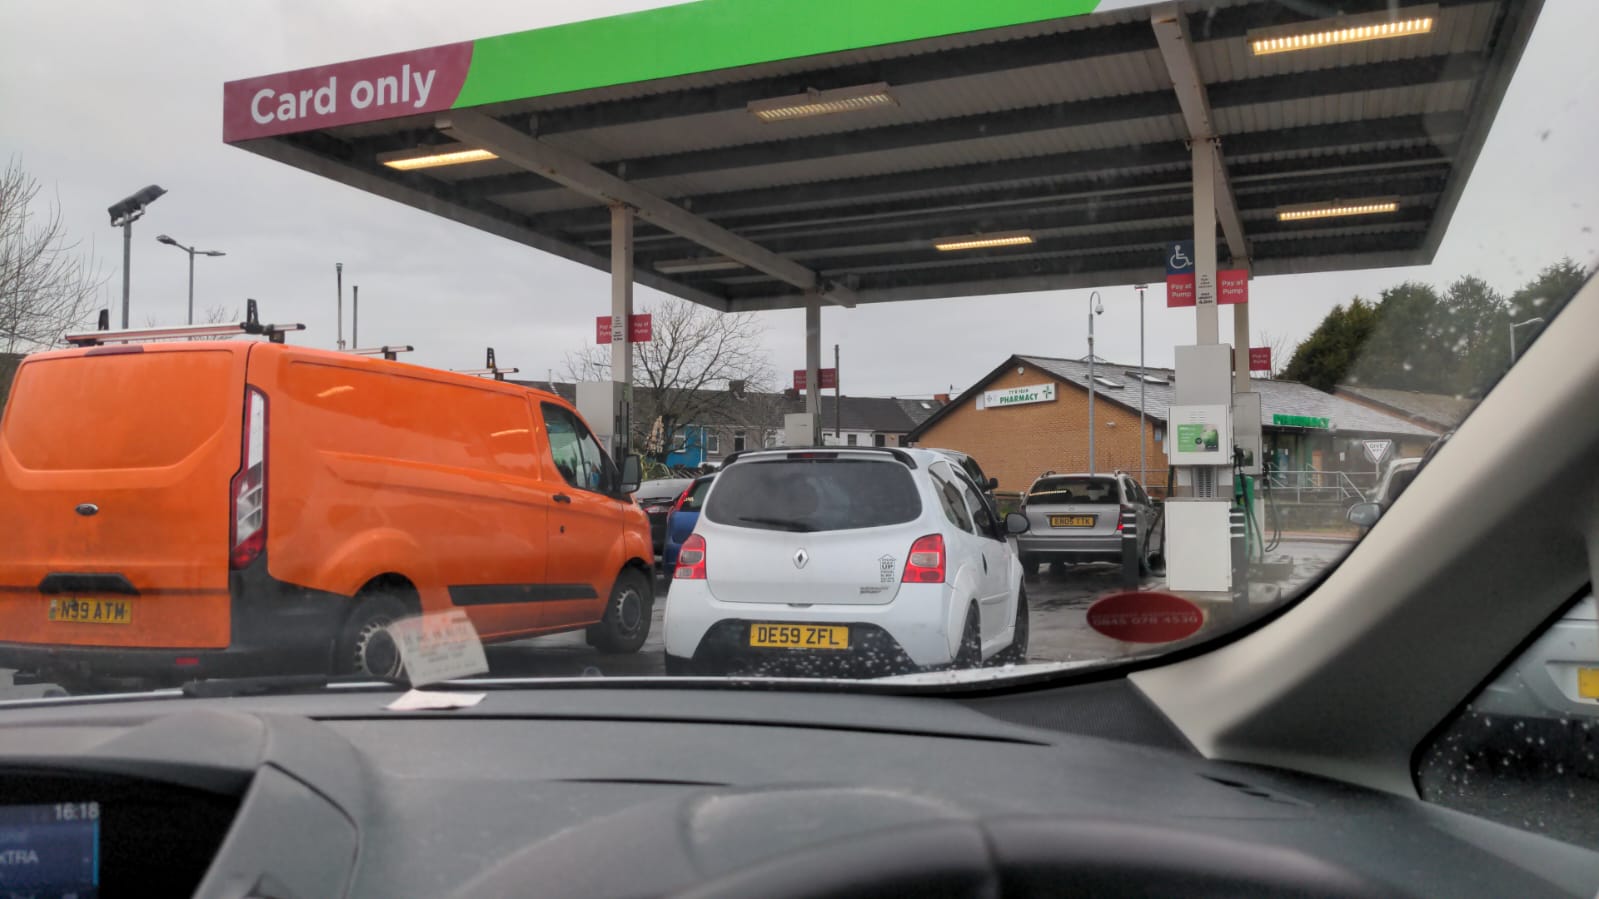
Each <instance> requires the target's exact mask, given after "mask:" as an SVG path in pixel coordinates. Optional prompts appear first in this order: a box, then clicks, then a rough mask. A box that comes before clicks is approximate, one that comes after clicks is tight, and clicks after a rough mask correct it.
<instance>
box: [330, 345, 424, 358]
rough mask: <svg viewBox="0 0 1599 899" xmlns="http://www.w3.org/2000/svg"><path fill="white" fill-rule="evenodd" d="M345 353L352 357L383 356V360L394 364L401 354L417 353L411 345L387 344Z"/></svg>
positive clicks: (350, 350)
mask: <svg viewBox="0 0 1599 899" xmlns="http://www.w3.org/2000/svg"><path fill="white" fill-rule="evenodd" d="M345 352H346V353H349V354H350V355H352V356H382V357H383V358H385V359H387V360H389V361H390V362H393V361H394V360H395V359H396V358H397V357H398V356H399V354H400V353H414V352H416V347H414V346H411V345H410V344H404V345H402V346H388V345H387V344H385V345H384V346H374V347H364V348H361V349H349V350H345Z"/></svg>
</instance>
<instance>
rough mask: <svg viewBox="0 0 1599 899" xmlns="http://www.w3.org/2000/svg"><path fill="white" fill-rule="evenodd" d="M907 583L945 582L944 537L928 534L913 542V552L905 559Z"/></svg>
mask: <svg viewBox="0 0 1599 899" xmlns="http://www.w3.org/2000/svg"><path fill="white" fill-rule="evenodd" d="M901 580H903V581H904V582H905V583H907V584H942V583H944V537H943V535H942V534H928V535H927V536H926V537H922V538H921V539H919V540H917V541H916V542H915V543H912V544H911V554H910V556H909V557H907V558H906V559H905V577H903V578H902V579H901Z"/></svg>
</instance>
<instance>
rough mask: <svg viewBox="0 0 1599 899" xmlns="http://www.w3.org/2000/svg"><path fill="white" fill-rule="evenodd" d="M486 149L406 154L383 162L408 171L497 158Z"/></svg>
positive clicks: (393, 167) (390, 166)
mask: <svg viewBox="0 0 1599 899" xmlns="http://www.w3.org/2000/svg"><path fill="white" fill-rule="evenodd" d="M499 158H500V157H498V156H495V155H494V154H493V153H490V152H489V151H487V150H451V151H450V152H448V153H433V154H431V155H428V156H406V157H402V158H400V159H385V160H384V161H383V164H384V165H386V166H388V167H389V168H391V169H399V170H400V171H402V172H409V171H411V170H412V169H432V168H438V167H439V166H441V165H461V164H463V163H468V162H487V161H488V160H490V159H499Z"/></svg>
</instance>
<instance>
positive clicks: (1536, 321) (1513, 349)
mask: <svg viewBox="0 0 1599 899" xmlns="http://www.w3.org/2000/svg"><path fill="white" fill-rule="evenodd" d="M1542 324H1545V322H1544V320H1543V319H1541V318H1529V319H1527V320H1526V321H1524V322H1515V323H1514V324H1512V325H1511V326H1510V364H1511V365H1515V364H1516V329H1517V328H1520V327H1522V326H1524V325H1542Z"/></svg>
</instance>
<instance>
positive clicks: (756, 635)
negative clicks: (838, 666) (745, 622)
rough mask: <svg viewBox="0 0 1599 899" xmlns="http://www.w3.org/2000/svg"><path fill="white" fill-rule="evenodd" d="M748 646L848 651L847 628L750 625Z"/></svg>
mask: <svg viewBox="0 0 1599 899" xmlns="http://www.w3.org/2000/svg"><path fill="white" fill-rule="evenodd" d="M750 645H751V646H762V647H768V648H775V649H849V628H848V627H844V626H842V625H816V624H752V625H750Z"/></svg>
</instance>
